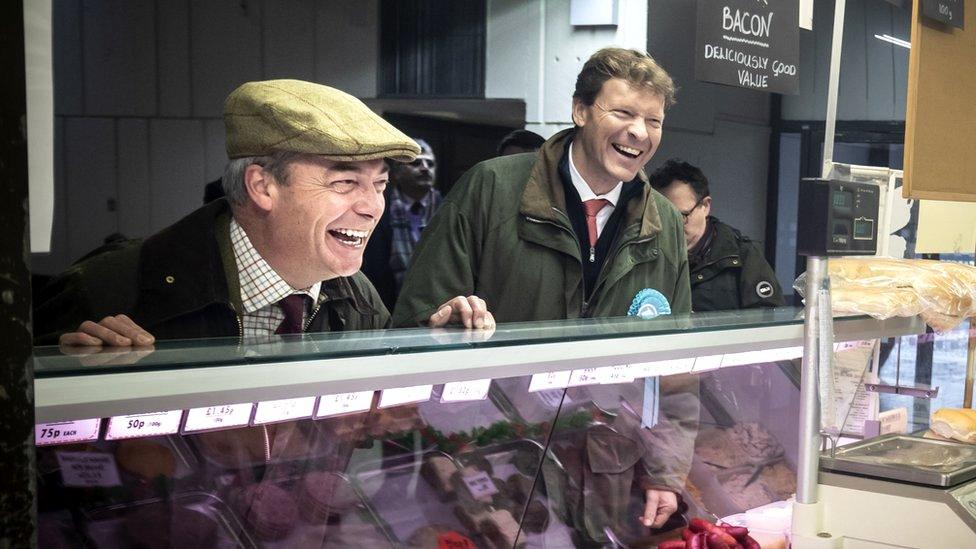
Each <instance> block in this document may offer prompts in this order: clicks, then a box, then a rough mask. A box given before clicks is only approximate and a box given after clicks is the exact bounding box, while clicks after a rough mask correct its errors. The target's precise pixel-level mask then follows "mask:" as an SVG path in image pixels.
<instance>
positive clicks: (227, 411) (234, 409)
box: [183, 402, 254, 433]
mask: <svg viewBox="0 0 976 549" xmlns="http://www.w3.org/2000/svg"><path fill="white" fill-rule="evenodd" d="M253 408H254V404H253V403H250V402H242V403H240V404H224V405H222V406H207V407H205V408H193V409H191V410H189V411H188V412H187V413H186V422H185V423H184V424H183V432H184V433H193V432H196V431H209V430H211V429H226V428H228V427H243V426H245V425H247V424H248V423H249V422H250V421H251V410H252V409H253Z"/></svg>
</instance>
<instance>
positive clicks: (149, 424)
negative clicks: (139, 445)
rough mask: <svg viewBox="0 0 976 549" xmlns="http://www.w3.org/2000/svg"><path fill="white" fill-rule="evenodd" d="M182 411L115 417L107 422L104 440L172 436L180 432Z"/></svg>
mask: <svg viewBox="0 0 976 549" xmlns="http://www.w3.org/2000/svg"><path fill="white" fill-rule="evenodd" d="M181 419H183V410H172V411H169V412H154V413H151V414H131V415H127V416H115V417H112V418H111V419H109V420H108V429H106V431H105V440H120V439H124V438H139V437H155V436H161V435H172V434H174V433H178V432H179V431H180V420H181Z"/></svg>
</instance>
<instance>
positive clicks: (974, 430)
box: [929, 408, 976, 444]
mask: <svg viewBox="0 0 976 549" xmlns="http://www.w3.org/2000/svg"><path fill="white" fill-rule="evenodd" d="M929 428H930V429H932V430H933V431H935V432H936V434H938V435H941V436H944V437H946V438H951V439H953V440H958V441H960V442H968V443H970V444H973V443H976V410H972V409H969V408H939V409H938V410H936V411H935V413H933V414H932V423H931V424H930V425H929Z"/></svg>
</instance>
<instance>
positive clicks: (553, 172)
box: [519, 128, 661, 238]
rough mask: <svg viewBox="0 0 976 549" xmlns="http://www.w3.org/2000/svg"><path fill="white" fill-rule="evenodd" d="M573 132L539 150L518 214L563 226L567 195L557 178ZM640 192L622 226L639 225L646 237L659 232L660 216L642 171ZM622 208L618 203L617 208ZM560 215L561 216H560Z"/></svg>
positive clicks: (571, 130) (548, 142)
mask: <svg viewBox="0 0 976 549" xmlns="http://www.w3.org/2000/svg"><path fill="white" fill-rule="evenodd" d="M575 133H576V129H575V128H570V129H566V130H563V131H561V132H559V133H557V134H556V135H554V136H552V137H550V138H549V140H547V141H546V142H545V143H544V144H543V145H542V148H541V149H539V156H538V158H537V159H536V161H535V164H533V165H532V170H531V172H529V180H528V182H526V184H525V190H524V191H523V192H522V200H521V204H520V206H519V212H520V213H521V214H523V215H526V216H529V217H533V218H537V219H544V220H548V221H552V222H556V223H564V224H565V219H566V218H565V212H566V193H565V191H564V190H563V185H562V182H561V181H560V179H559V161H560V160H561V159H562V157H563V155H564V154H566V153H565V151H566V148H567V144H568V141H569V140H570V139H572V138H573V135H574V134H575ZM636 179H638V180H640V182H641V184H642V185H641V188H642V190H643V192H642V193H641V195H640V199H639V200H637V199H632V200H630V201H629V202H628V203H627V204H626V205H623V206H625V207H626V208H627V211H626V212H625V217H624V219H623V226H624V227H629V226H630V225H632V224H634V223H637V222H638V221H639V222H640V223H641V226H640V233H639V235H638V237H639V238H644V237H649V236H652V235H655V234H657V233H658V232H660V231H661V216H660V214H659V212H658V210H657V204H656V201H655V200H654V197H653V196H652V193H654V191H653V190H652V189H651V186H650V185H649V184H648V181H647V175H646V174H645V173H644V170H640V171H638V172H637V177H636ZM620 206H622V205H619V204H618V207H620ZM560 212H561V213H562V214H563V215H560Z"/></svg>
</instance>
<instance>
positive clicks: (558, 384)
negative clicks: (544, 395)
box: [529, 370, 573, 393]
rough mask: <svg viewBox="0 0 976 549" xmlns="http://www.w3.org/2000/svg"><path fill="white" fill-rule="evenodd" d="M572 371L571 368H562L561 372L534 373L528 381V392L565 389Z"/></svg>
mask: <svg viewBox="0 0 976 549" xmlns="http://www.w3.org/2000/svg"><path fill="white" fill-rule="evenodd" d="M572 373H573V371H572V370H563V371H561V372H548V373H545V374H535V375H533V376H532V380H531V381H530V382H529V392H530V393H535V392H537V391H545V390H547V389H565V388H566V387H567V386H569V376H570V375H572Z"/></svg>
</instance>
